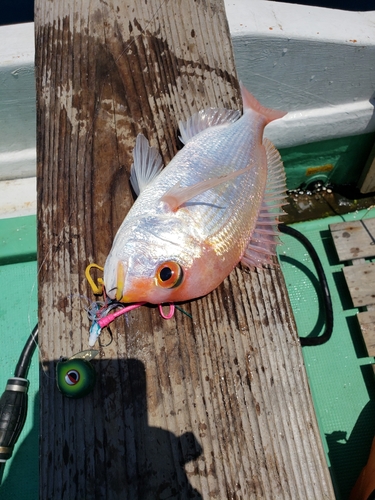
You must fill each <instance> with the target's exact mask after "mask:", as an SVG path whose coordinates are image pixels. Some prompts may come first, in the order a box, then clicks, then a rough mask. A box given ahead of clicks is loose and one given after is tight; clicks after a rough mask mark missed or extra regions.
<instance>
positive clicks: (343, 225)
mask: <svg viewBox="0 0 375 500" xmlns="http://www.w3.org/2000/svg"><path fill="white" fill-rule="evenodd" d="M329 227H330V230H331V233H332V237H333V242H334V244H335V247H336V251H337V254H338V257H339V259H340V261H341V262H343V261H345V260H352V259H359V258H365V257H372V256H373V255H374V251H375V246H374V244H375V218H371V219H362V220H357V221H351V222H339V223H336V224H330V226H329Z"/></svg>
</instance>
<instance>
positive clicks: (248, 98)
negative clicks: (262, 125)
mask: <svg viewBox="0 0 375 500" xmlns="http://www.w3.org/2000/svg"><path fill="white" fill-rule="evenodd" d="M240 87H241V94H242V101H243V107H244V110H246V109H252V110H253V111H255V112H256V113H259V114H260V115H263V116H264V117H265V118H266V121H267V123H270V122H272V121H273V120H278V119H279V118H282V117H283V116H285V115H286V114H287V112H286V111H280V110H277V109H271V108H266V107H265V106H262V105H261V104H260V102H258V100H257V99H256V98H255V97H254V96H253V94H251V93H250V92H249V91H248V90H247V88H246V87H245V86H244V85H243V83H242V82H240Z"/></svg>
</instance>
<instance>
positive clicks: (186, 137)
mask: <svg viewBox="0 0 375 500" xmlns="http://www.w3.org/2000/svg"><path fill="white" fill-rule="evenodd" d="M240 116H241V112H240V111H238V110H233V109H225V108H206V109H202V110H201V111H198V113H194V114H193V115H192V116H191V117H190V118H189V119H188V120H186V121H185V122H183V121H179V123H178V126H179V129H180V134H181V135H180V140H181V142H183V143H184V144H187V143H188V142H189V141H190V140H191V139H192V138H193V137H194V136H196V135H198V134H199V133H200V132H203V130H205V129H206V128H209V127H216V126H218V125H229V124H231V123H234V122H235V121H237V120H238V118H239V117H240Z"/></svg>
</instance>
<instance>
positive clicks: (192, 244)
mask: <svg viewBox="0 0 375 500" xmlns="http://www.w3.org/2000/svg"><path fill="white" fill-rule="evenodd" d="M241 90H242V98H243V105H244V112H243V115H242V116H241V117H240V112H239V111H232V110H228V109H205V110H203V111H200V112H199V113H196V114H195V115H193V116H192V117H191V118H190V119H189V120H187V122H186V123H180V132H181V139H182V141H183V142H184V143H185V146H184V147H183V149H182V150H181V151H179V152H178V153H177V155H176V156H175V157H174V158H173V160H172V161H171V162H170V163H169V164H168V165H167V166H166V167H165V168H164V169H163V168H162V160H161V157H160V155H159V153H158V151H157V150H156V149H155V148H151V147H150V146H149V143H148V141H147V139H146V138H145V137H144V136H143V135H138V137H137V139H136V145H135V148H134V164H133V165H132V173H131V182H132V186H133V188H134V190H135V191H136V193H137V194H139V196H138V198H137V200H136V201H135V203H134V205H133V207H132V208H131V210H130V211H129V213H128V214H127V216H126V217H125V219H124V221H123V223H122V225H121V227H120V228H119V230H118V232H117V235H116V237H115V239H114V242H113V245H112V249H111V251H110V253H109V255H108V257H107V260H106V263H105V267H104V284H105V288H106V292H107V295H108V296H109V297H110V298H112V299H117V300H119V301H121V302H150V303H153V304H161V303H164V302H179V301H185V300H189V299H193V298H196V297H199V296H203V295H206V294H207V293H209V292H211V291H212V290H214V289H215V288H216V287H217V286H218V285H219V284H220V283H221V282H222V281H223V280H224V279H225V278H226V276H228V275H229V273H230V272H231V271H232V269H233V268H234V267H235V266H236V265H237V264H238V263H239V262H240V261H241V262H242V263H243V264H245V265H247V266H249V267H254V266H263V265H264V264H268V263H271V262H272V260H273V255H275V247H276V244H277V217H278V215H279V214H280V207H281V206H282V205H283V204H284V202H285V174H284V168H283V165H282V161H281V159H280V155H279V153H278V152H277V150H276V149H275V148H274V146H273V145H272V144H271V143H270V141H268V140H266V139H265V140H263V131H264V128H265V126H266V125H267V124H268V123H270V122H271V121H273V120H276V119H278V118H282V117H283V116H284V115H285V114H286V113H284V112H281V111H275V110H272V109H268V108H265V107H263V106H262V105H261V104H259V102H258V101H257V100H256V99H255V97H253V96H252V95H251V94H250V92H248V91H247V90H246V89H245V88H244V87H242V88H241Z"/></svg>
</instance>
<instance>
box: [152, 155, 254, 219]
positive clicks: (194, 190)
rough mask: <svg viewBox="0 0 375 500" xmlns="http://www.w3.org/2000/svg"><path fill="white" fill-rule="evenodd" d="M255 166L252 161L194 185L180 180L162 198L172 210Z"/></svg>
mask: <svg viewBox="0 0 375 500" xmlns="http://www.w3.org/2000/svg"><path fill="white" fill-rule="evenodd" d="M252 167H253V164H252V163H251V164H250V165H248V166H247V167H245V168H242V169H241V170H235V171H234V172H230V173H229V174H227V175H222V176H221V177H214V178H212V179H207V180H205V181H201V182H198V183H197V184H193V185H192V186H186V187H181V186H180V182H177V184H175V185H174V186H172V187H171V189H169V190H168V191H167V192H166V193H165V194H164V195H163V196H162V197H161V198H160V199H161V201H164V203H167V205H169V208H170V209H171V210H172V211H175V210H177V209H178V208H179V207H180V206H181V205H183V204H184V203H186V202H187V201H189V200H191V199H192V198H195V196H198V195H199V194H201V193H204V192H205V191H208V190H209V189H212V188H214V187H216V186H219V185H220V184H223V183H224V182H229V181H231V180H233V179H235V178H236V177H238V176H239V175H242V174H244V173H245V172H247V171H248V170H250V169H251V168H252Z"/></svg>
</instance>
